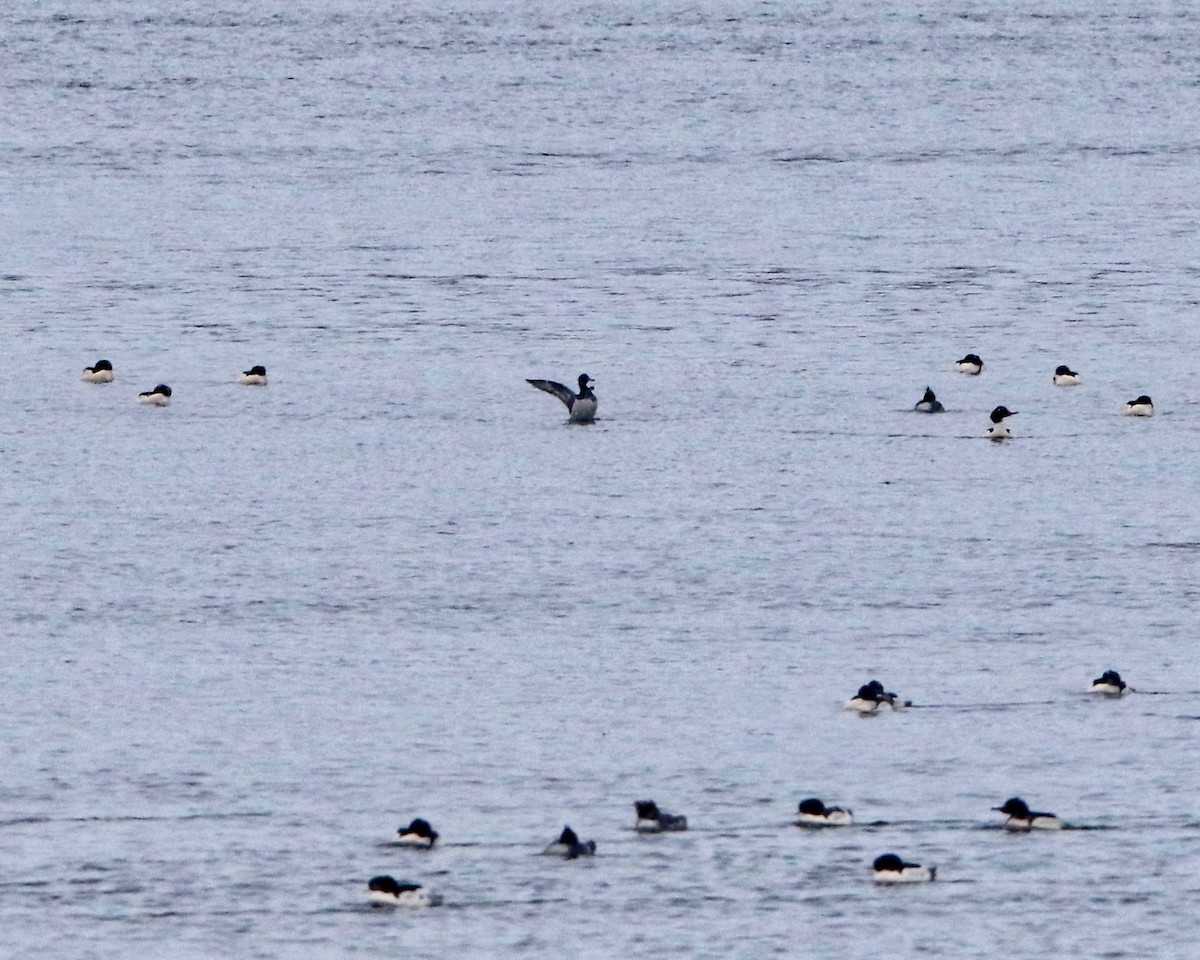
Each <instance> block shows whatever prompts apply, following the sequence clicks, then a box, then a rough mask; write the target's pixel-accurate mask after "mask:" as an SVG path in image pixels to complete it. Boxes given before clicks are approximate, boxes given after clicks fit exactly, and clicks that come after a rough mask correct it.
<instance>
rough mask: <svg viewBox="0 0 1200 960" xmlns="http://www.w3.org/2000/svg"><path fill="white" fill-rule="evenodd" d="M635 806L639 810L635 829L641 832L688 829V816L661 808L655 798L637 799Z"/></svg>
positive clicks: (667, 831)
mask: <svg viewBox="0 0 1200 960" xmlns="http://www.w3.org/2000/svg"><path fill="white" fill-rule="evenodd" d="M633 807H634V809H635V810H636V811H637V823H635V824H634V825H633V829H635V830H637V831H638V832H639V833H669V832H674V831H679V830H686V829H687V817H685V816H683V815H682V814H677V813H667V812H666V811H665V810H659V809H658V804H656V803H655V802H654V801H653V800H637V801H635V802H634V804H633Z"/></svg>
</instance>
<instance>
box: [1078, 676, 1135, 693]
mask: <svg viewBox="0 0 1200 960" xmlns="http://www.w3.org/2000/svg"><path fill="white" fill-rule="evenodd" d="M1128 689H1129V686H1128V684H1126V683H1125V681H1124V680H1122V679H1121V675H1120V674H1119V673H1117V671H1116V670H1105V671H1104V673H1103V674H1102V675H1100V676H1099V677H1097V678H1096V679H1095V680H1093V681H1092V685H1091V686H1090V687H1088V691H1089V692H1091V693H1102V694H1104V695H1105V696H1108V697H1119V696H1121V695H1122V694H1123V693H1125V692H1126V691H1127V690H1128Z"/></svg>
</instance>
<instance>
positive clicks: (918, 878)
mask: <svg viewBox="0 0 1200 960" xmlns="http://www.w3.org/2000/svg"><path fill="white" fill-rule="evenodd" d="M872 866H873V869H874V871H875V882H876V883H929V882H930V881H931V880H933V878H934V877H936V876H937V867H923V866H921V865H920V864H919V863H906V862H905V861H904V860H901V859H900V858H899V857H898V856H896V854H894V853H885V854H884V855H883V856H881V857H876V858H875V863H874V864H873V865H872Z"/></svg>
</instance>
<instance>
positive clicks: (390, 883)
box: [367, 877, 415, 895]
mask: <svg viewBox="0 0 1200 960" xmlns="http://www.w3.org/2000/svg"><path fill="white" fill-rule="evenodd" d="M367 889H368V890H378V891H379V892H380V893H390V894H393V895H395V894H399V893H401V892H402V891H404V890H406V889H408V890H412V889H415V888H414V887H413V886H412V884H400V883H397V882H396V878H395V877H372V878H371V879H370V880H369V881H368V882H367Z"/></svg>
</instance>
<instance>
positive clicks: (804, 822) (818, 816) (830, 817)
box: [796, 797, 854, 827]
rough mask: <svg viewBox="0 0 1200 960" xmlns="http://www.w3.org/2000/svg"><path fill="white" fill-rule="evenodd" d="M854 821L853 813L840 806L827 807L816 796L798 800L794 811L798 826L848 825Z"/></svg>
mask: <svg viewBox="0 0 1200 960" xmlns="http://www.w3.org/2000/svg"><path fill="white" fill-rule="evenodd" d="M852 823H854V814H853V812H852V811H850V810H844V809H842V808H841V807H827V806H825V804H824V803H823V802H822V801H820V800H819V799H817V798H816V797H809V798H808V799H807V800H801V801H800V807H799V809H798V810H797V811H796V826H798V827H848V826H850V825H851V824H852Z"/></svg>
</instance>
